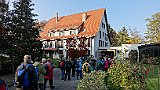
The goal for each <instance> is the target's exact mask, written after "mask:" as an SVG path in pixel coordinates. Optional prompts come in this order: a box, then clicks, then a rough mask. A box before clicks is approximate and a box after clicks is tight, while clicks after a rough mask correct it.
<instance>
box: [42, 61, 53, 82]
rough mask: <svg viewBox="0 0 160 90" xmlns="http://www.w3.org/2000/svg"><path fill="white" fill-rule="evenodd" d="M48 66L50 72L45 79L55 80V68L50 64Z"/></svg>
mask: <svg viewBox="0 0 160 90" xmlns="http://www.w3.org/2000/svg"><path fill="white" fill-rule="evenodd" d="M46 65H47V72H48V74H47V75H45V76H44V78H47V79H52V78H53V69H54V66H53V64H52V63H50V62H47V63H46Z"/></svg>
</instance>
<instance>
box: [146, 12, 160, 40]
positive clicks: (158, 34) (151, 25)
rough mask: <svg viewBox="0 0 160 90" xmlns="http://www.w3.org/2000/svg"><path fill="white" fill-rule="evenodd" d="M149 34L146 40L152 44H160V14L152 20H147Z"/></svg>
mask: <svg viewBox="0 0 160 90" xmlns="http://www.w3.org/2000/svg"><path fill="white" fill-rule="evenodd" d="M146 21H147V22H148V23H147V28H148V30H147V32H146V39H147V40H148V42H150V43H160V12H158V13H155V14H154V15H152V17H151V18H148V19H146Z"/></svg>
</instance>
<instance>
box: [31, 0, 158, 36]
mask: <svg viewBox="0 0 160 90" xmlns="http://www.w3.org/2000/svg"><path fill="white" fill-rule="evenodd" d="M32 1H33V3H34V4H35V6H34V9H35V10H34V13H36V14H38V17H37V18H38V20H49V19H50V18H52V17H54V16H56V13H57V12H58V13H59V15H60V16H66V15H70V14H74V13H80V12H85V11H89V10H94V9H99V8H106V10H107V18H108V22H109V23H110V25H111V27H112V28H113V29H115V30H116V31H119V30H120V29H122V27H123V26H125V27H126V28H129V27H130V28H137V30H138V31H140V33H141V34H144V33H145V32H146V30H147V27H146V24H147V22H146V21H145V19H146V18H150V17H151V15H153V14H154V13H156V12H160V0H32Z"/></svg>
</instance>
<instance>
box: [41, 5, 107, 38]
mask: <svg viewBox="0 0 160 90" xmlns="http://www.w3.org/2000/svg"><path fill="white" fill-rule="evenodd" d="M104 12H105V9H104V8H102V9H98V10H91V11H88V12H82V13H78V14H73V15H68V16H63V17H59V20H58V22H57V23H56V17H54V18H52V19H50V20H49V21H48V22H47V24H46V25H45V26H44V30H43V32H41V33H40V36H41V39H59V38H73V37H76V36H77V37H86V36H95V35H96V34H97V32H98V30H99V27H100V22H101V20H102V16H103V15H104ZM83 13H86V14H87V19H86V21H85V22H84V23H83V22H82V14H83ZM80 26H82V28H83V29H84V28H85V29H86V31H85V32H83V31H82V32H80V33H79V34H78V35H68V36H54V37H48V31H49V30H51V31H57V30H64V29H66V30H69V29H76V28H78V27H80Z"/></svg>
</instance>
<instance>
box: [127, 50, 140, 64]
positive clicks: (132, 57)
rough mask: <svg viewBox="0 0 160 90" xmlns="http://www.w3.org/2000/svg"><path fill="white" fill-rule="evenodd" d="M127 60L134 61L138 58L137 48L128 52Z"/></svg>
mask: <svg viewBox="0 0 160 90" xmlns="http://www.w3.org/2000/svg"><path fill="white" fill-rule="evenodd" d="M128 56H129V60H130V62H131V63H136V62H137V59H138V52H137V50H131V51H130V52H129V54H128Z"/></svg>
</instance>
